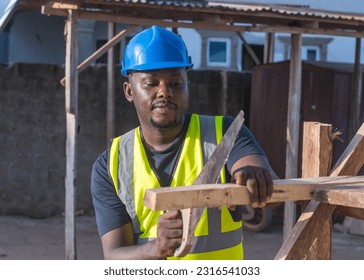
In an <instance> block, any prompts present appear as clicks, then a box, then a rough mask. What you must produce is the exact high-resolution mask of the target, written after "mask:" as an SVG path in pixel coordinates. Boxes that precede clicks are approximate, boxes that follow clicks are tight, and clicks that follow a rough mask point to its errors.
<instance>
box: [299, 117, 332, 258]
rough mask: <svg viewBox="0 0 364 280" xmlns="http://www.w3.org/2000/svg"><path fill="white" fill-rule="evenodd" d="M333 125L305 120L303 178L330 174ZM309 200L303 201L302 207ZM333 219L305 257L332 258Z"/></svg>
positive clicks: (322, 229) (328, 221) (325, 222)
mask: <svg viewBox="0 0 364 280" xmlns="http://www.w3.org/2000/svg"><path fill="white" fill-rule="evenodd" d="M333 138H334V136H333V134H332V126H331V125H329V124H322V123H316V122H305V123H304V125H303V142H302V178H310V177H321V176H328V174H329V172H330V168H331V163H332V151H333ZM307 204H308V202H306V201H304V202H303V203H301V206H302V208H305V207H304V206H307ZM331 225H332V219H331V216H329V218H328V219H326V220H325V221H324V223H323V225H322V227H321V231H320V234H319V235H317V237H316V238H315V240H314V242H313V244H312V246H311V248H310V249H309V251H308V252H307V255H306V256H305V259H310V260H322V259H325V260H330V259H331V237H332V229H331Z"/></svg>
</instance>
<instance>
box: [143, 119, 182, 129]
mask: <svg viewBox="0 0 364 280" xmlns="http://www.w3.org/2000/svg"><path fill="white" fill-rule="evenodd" d="M150 123H151V124H152V125H153V127H155V128H157V129H160V130H166V129H170V128H173V127H175V126H177V124H178V120H177V117H174V119H172V120H169V121H165V120H163V121H160V120H158V119H155V118H153V117H152V118H151V119H150Z"/></svg>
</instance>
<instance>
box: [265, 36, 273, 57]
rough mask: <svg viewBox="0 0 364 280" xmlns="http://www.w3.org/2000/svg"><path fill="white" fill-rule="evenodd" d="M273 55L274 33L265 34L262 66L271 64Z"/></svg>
mask: <svg viewBox="0 0 364 280" xmlns="http://www.w3.org/2000/svg"><path fill="white" fill-rule="evenodd" d="M273 55H274V33H271V32H269V33H266V34H265V44H264V64H266V63H272V62H273Z"/></svg>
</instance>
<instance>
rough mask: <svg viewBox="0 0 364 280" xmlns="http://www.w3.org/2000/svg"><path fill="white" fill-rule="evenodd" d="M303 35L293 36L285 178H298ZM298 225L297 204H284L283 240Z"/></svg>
mask: <svg viewBox="0 0 364 280" xmlns="http://www.w3.org/2000/svg"><path fill="white" fill-rule="evenodd" d="M301 48H302V35H300V34H299V35H296V34H292V35H291V60H290V68H289V69H290V71H289V72H290V74H289V89H288V108H287V132H286V140H287V141H286V165H285V166H286V170H285V178H297V177H298V151H299V139H300V123H301V122H300V119H301V118H300V112H301V78H302V61H301ZM295 223H296V203H295V202H293V201H290V202H286V203H285V204H284V221H283V240H286V238H287V237H288V235H289V234H290V233H291V231H292V229H293V227H294V224H295Z"/></svg>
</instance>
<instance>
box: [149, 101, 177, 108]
mask: <svg viewBox="0 0 364 280" xmlns="http://www.w3.org/2000/svg"><path fill="white" fill-rule="evenodd" d="M161 107H167V108H169V109H176V108H177V105H176V104H175V103H174V102H172V101H171V100H169V99H162V100H158V101H156V102H154V103H153V104H152V108H153V109H154V108H161Z"/></svg>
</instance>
